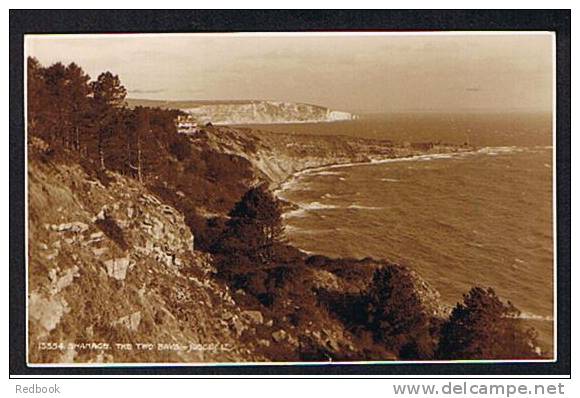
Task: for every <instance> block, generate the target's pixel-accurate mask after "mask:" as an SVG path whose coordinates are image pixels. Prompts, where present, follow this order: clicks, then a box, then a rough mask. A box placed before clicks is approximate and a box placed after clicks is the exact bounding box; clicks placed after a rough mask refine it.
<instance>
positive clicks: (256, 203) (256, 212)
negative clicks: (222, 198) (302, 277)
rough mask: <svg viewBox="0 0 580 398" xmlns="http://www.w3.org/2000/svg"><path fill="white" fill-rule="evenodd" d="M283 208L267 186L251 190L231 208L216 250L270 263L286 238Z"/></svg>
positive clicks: (258, 262) (215, 246)
mask: <svg viewBox="0 0 580 398" xmlns="http://www.w3.org/2000/svg"><path fill="white" fill-rule="evenodd" d="M281 215H282V210H281V208H280V205H279V203H278V200H277V199H275V198H274V197H273V196H272V194H271V193H270V192H269V191H268V190H267V188H266V187H264V186H263V185H260V186H258V187H255V188H252V189H250V190H249V191H248V192H246V194H245V195H244V196H243V197H242V199H241V200H240V201H239V202H238V203H236V205H235V206H234V208H233V209H232V210H231V211H230V213H229V216H230V219H229V220H228V222H227V223H226V230H225V233H224V234H223V236H222V238H221V239H220V240H219V241H218V242H217V244H216V245H214V248H213V249H214V251H215V252H217V253H220V254H223V255H225V256H228V255H235V256H240V255H242V256H245V257H247V258H248V259H250V260H251V261H254V262H256V263H257V264H266V263H269V262H270V261H271V260H272V259H273V257H274V252H275V246H276V244H278V243H280V242H281V241H282V238H283V233H284V229H283V226H282V220H281Z"/></svg>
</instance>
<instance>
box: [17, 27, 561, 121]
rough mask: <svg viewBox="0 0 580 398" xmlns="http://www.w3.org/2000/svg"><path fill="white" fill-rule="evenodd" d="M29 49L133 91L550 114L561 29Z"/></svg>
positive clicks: (41, 42) (37, 40) (214, 38)
mask: <svg viewBox="0 0 580 398" xmlns="http://www.w3.org/2000/svg"><path fill="white" fill-rule="evenodd" d="M26 50H27V55H32V56H34V57H36V58H38V60H39V61H40V62H41V63H42V64H43V65H45V66H47V65H50V64H51V63H54V62H57V61H61V62H63V63H70V62H73V61H74V62H76V63H77V64H79V65H80V66H81V67H82V68H83V69H84V70H85V71H86V72H87V73H88V74H89V75H90V76H91V77H92V78H96V77H97V76H98V74H99V73H101V72H103V71H106V70H109V71H111V72H113V73H115V74H118V75H119V77H120V78H121V81H122V83H123V84H124V85H125V87H126V88H127V90H128V97H129V98H147V99H157V100H224V99H225V100H227V99H265V100H276V101H289V102H305V103H311V104H318V105H323V106H327V107H329V108H332V109H336V110H344V111H354V112H390V111H401V110H417V111H463V110H470V111H517V110H524V111H548V110H550V109H551V108H552V80H553V75H552V73H553V72H552V59H553V58H552V35H551V34H549V33H540V34H538V33H536V34H518V35H507V34H493V35H489V34H486V35H470V34H461V35H449V34H444V35H442V34H420V35H419V34H412V35H376V34H374V35H365V36H361V35H357V36H348V35H345V34H339V35H331V34H315V35H306V36H305V35H297V34H294V35H285V36H283V35H276V34H264V35H261V36H258V35H255V34H254V35H244V34H242V35H231V34H211V35H205V34H181V35H131V34H127V35H46V36H42V35H34V36H27V37H26Z"/></svg>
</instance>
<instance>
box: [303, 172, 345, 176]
mask: <svg viewBox="0 0 580 398" xmlns="http://www.w3.org/2000/svg"><path fill="white" fill-rule="evenodd" d="M308 175H309V176H340V175H344V172H342V171H318V172H316V173H309V174H308Z"/></svg>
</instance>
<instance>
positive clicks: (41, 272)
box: [28, 153, 266, 363]
mask: <svg viewBox="0 0 580 398" xmlns="http://www.w3.org/2000/svg"><path fill="white" fill-rule="evenodd" d="M28 173H29V220H30V222H29V262H28V267H29V268H28V275H29V284H28V292H29V294H28V311H29V342H30V351H29V361H30V362H31V363H51V362H52V363H65V362H84V363H86V362H117V363H119V362H240V361H263V360H265V359H266V358H265V357H263V356H261V355H260V354H259V353H257V351H256V350H255V349H253V348H252V345H251V344H250V345H246V344H240V340H239V331H240V330H249V331H252V330H253V329H254V328H255V327H256V326H259V324H260V321H263V318H261V314H260V313H259V312H248V311H243V310H242V309H241V308H240V307H239V306H238V305H237V303H236V302H235V300H234V299H233V297H232V295H231V293H230V291H229V288H228V287H227V286H226V285H224V284H222V283H220V282H219V281H218V280H216V279H215V278H214V277H213V276H212V275H213V273H215V269H214V267H213V264H212V260H211V257H210V256H209V255H207V254H203V253H200V252H197V251H195V250H194V246H193V244H194V240H193V236H192V234H191V232H190V231H189V229H188V228H187V227H186V225H185V224H184V221H183V216H182V215H181V214H180V213H179V212H178V211H176V210H175V209H174V208H172V207H170V206H167V205H166V204H164V203H162V202H161V201H160V200H159V199H158V198H157V197H155V196H154V195H151V194H150V193H149V192H148V191H147V190H146V189H145V188H144V187H143V186H141V185H140V184H138V183H136V182H135V181H134V180H131V179H127V178H124V177H122V176H119V175H114V174H111V175H110V176H109V177H110V178H111V179H112V183H111V184H110V185H109V186H108V187H104V186H103V185H102V184H101V183H100V182H99V181H97V180H93V179H91V178H90V177H89V176H88V175H87V174H85V173H84V172H83V170H82V169H81V168H80V166H75V165H66V164H58V165H55V164H51V163H43V162H39V161H36V160H35V159H34V153H31V161H30V162H29V168H28ZM119 231H120V232H119ZM225 313H228V314H231V316H230V318H229V319H228V320H224V316H223V314H225ZM211 344H213V345H212V346H208V345H211ZM255 344H256V345H257V342H256V343H255ZM208 347H209V348H208Z"/></svg>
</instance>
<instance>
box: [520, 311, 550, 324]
mask: <svg viewBox="0 0 580 398" xmlns="http://www.w3.org/2000/svg"><path fill="white" fill-rule="evenodd" d="M517 318H518V319H524V320H527V321H544V322H554V318H553V317H551V316H544V315H537V314H534V313H531V312H525V311H524V312H522V313H521V314H520V315H519V316H518V317H517Z"/></svg>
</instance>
